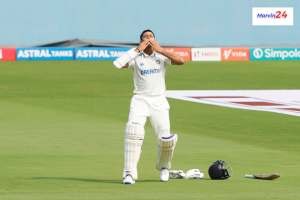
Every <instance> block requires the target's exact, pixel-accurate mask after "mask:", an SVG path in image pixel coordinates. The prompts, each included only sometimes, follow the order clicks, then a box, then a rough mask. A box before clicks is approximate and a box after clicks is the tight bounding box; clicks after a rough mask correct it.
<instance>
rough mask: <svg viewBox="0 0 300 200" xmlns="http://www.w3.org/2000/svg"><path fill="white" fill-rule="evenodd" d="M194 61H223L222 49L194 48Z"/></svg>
mask: <svg viewBox="0 0 300 200" xmlns="http://www.w3.org/2000/svg"><path fill="white" fill-rule="evenodd" d="M192 61H221V48H192Z"/></svg>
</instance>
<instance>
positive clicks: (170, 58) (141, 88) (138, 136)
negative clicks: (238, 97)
mask: <svg viewBox="0 0 300 200" xmlns="http://www.w3.org/2000/svg"><path fill="white" fill-rule="evenodd" d="M183 64H184V59H183V58H182V57H181V56H179V55H177V54H175V53H171V52H168V51H165V50H163V49H162V48H161V47H160V45H159V44H158V43H157V41H156V40H155V35H154V33H153V32H152V31H151V30H145V31H143V32H142V34H141V35H140V44H139V46H138V47H137V48H132V49H131V50H129V51H127V52H126V53H125V54H123V55H122V56H121V57H119V58H118V59H116V60H115V61H114V65H115V66H116V67H117V68H119V69H121V68H132V70H133V80H134V87H135V89H134V91H133V93H134V96H133V97H132V99H131V102H130V111H129V116H128V122H127V124H126V128H125V140H124V170H123V183H124V184H134V183H135V180H136V179H137V178H138V173H137V164H138V161H139V159H140V154H141V148H142V144H143V140H144V136H145V130H144V126H145V123H146V120H147V117H149V119H150V122H151V125H152V127H153V129H154V131H155V133H156V137H157V156H158V160H157V163H156V169H157V170H159V171H160V175H159V179H160V181H163V182H167V181H168V180H169V170H170V168H171V159H172V156H173V152H174V149H175V145H176V142H177V138H178V137H177V134H171V133H170V119H169V109H170V105H169V103H168V101H167V99H166V97H165V95H164V92H165V90H166V85H165V73H166V69H167V66H169V65H183Z"/></svg>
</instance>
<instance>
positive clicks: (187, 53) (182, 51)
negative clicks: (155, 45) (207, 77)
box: [163, 47, 191, 61]
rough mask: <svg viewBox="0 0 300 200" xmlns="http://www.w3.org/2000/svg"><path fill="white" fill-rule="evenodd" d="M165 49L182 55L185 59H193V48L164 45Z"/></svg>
mask: <svg viewBox="0 0 300 200" xmlns="http://www.w3.org/2000/svg"><path fill="white" fill-rule="evenodd" d="M163 49H164V50H166V51H169V52H172V53H175V54H178V55H180V56H181V57H182V58H183V59H184V60H185V61H190V60H191V48H178V47H163Z"/></svg>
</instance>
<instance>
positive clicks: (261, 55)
mask: <svg viewBox="0 0 300 200" xmlns="http://www.w3.org/2000/svg"><path fill="white" fill-rule="evenodd" d="M250 60H300V48H250Z"/></svg>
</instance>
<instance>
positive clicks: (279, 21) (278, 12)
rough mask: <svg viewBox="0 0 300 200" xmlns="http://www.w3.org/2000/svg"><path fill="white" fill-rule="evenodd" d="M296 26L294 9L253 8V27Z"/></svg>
mask: <svg viewBox="0 0 300 200" xmlns="http://www.w3.org/2000/svg"><path fill="white" fill-rule="evenodd" d="M293 24H294V9H293V8H292V7H281V8H279V7H253V8H252V25H253V26H256V25H273V26H276V25H290V26H292V25H293Z"/></svg>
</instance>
